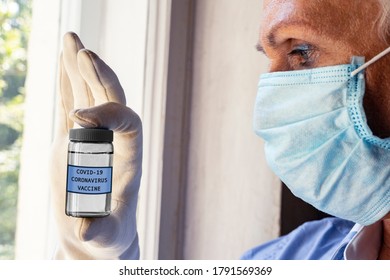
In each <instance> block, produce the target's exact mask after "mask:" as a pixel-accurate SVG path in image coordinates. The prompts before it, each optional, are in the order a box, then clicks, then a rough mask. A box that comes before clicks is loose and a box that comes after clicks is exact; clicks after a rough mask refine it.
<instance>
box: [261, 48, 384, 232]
mask: <svg viewBox="0 0 390 280" xmlns="http://www.w3.org/2000/svg"><path fill="white" fill-rule="evenodd" d="M389 51H390V48H389V49H387V50H386V52H382V53H381V54H379V55H378V56H376V57H374V58H373V59H372V60H370V61H369V62H367V63H366V64H364V65H362V63H363V58H358V57H354V58H353V61H352V62H351V64H346V65H338V66H330V67H321V68H315V69H310V70H299V71H289V72H274V73H267V74H263V75H262V76H261V79H260V82H259V86H258V94H257V98H256V104H255V112H254V130H255V132H256V134H258V135H259V136H260V137H262V138H263V139H264V140H265V155H266V159H267V161H268V164H269V166H270V167H271V169H272V170H273V171H274V172H275V174H276V175H277V176H278V177H279V178H280V179H281V180H282V181H283V182H284V183H285V184H286V185H287V186H288V187H289V188H290V189H291V191H292V192H293V193H294V194H295V195H296V196H298V197H300V198H302V199H303V200H305V201H306V202H308V203H310V204H312V205H313V206H314V207H316V208H318V209H319V210H321V211H324V212H326V213H329V214H331V215H333V216H336V217H340V218H344V219H347V220H350V221H354V222H356V223H360V224H362V225H369V224H372V223H374V222H376V221H378V220H380V219H381V218H382V217H383V216H384V215H386V214H387V213H388V212H389V211H390V138H388V139H380V138H378V137H376V136H374V135H373V133H372V132H371V130H370V128H369V127H368V125H367V121H366V116H365V113H364V110H363V95H364V91H365V88H364V86H365V83H364V74H363V73H362V72H361V71H362V70H363V69H364V68H365V67H367V66H368V65H370V64H371V63H373V62H374V61H376V60H378V59H379V58H380V57H382V56H384V55H385V54H387V53H388V52H389ZM360 65H362V66H361V67H359V66H360ZM389 94H390V93H389Z"/></svg>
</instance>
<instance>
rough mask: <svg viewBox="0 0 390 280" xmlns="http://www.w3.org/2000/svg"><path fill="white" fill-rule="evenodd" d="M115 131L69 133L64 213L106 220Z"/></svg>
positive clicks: (88, 129)
mask: <svg viewBox="0 0 390 280" xmlns="http://www.w3.org/2000/svg"><path fill="white" fill-rule="evenodd" d="M113 137H114V136H113V131H112V130H107V129H90V128H75V129H71V130H70V132H69V140H70V142H69V145H68V166H67V168H68V171H67V179H66V206H65V213H66V215H68V216H73V217H104V216H107V215H109V214H110V211H111V190H112V161H113V154H114V148H113V145H112V141H113Z"/></svg>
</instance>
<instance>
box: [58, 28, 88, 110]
mask: <svg viewBox="0 0 390 280" xmlns="http://www.w3.org/2000/svg"><path fill="white" fill-rule="evenodd" d="M81 49H84V46H83V44H82V43H81V41H80V39H79V37H78V36H77V35H76V34H75V33H72V32H69V33H66V34H65V35H64V50H63V59H64V66H65V70H66V72H67V74H68V76H69V80H70V83H71V85H72V92H73V100H74V108H87V107H90V106H93V104H94V101H93V97H92V94H91V91H90V89H89V87H88V85H87V83H86V82H85V81H84V79H83V77H82V76H81V74H80V71H79V67H78V63H77V53H78V52H79V50H81Z"/></svg>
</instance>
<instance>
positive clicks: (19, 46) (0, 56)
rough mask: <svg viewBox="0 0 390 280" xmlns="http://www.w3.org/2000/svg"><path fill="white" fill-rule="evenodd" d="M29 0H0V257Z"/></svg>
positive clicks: (14, 159) (14, 189) (12, 188)
mask: <svg viewBox="0 0 390 280" xmlns="http://www.w3.org/2000/svg"><path fill="white" fill-rule="evenodd" d="M31 2H32V1H31V0H30V1H29V0H0V28H1V29H0V259H13V258H14V244H15V242H14V240H15V230H16V205H17V196H18V177H19V165H20V164H19V155H20V150H21V143H22V137H23V104H24V97H25V93H24V83H25V80H26V71H27V42H28V35H29V31H30V20H31Z"/></svg>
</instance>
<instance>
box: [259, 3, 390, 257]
mask: <svg viewBox="0 0 390 280" xmlns="http://www.w3.org/2000/svg"><path fill="white" fill-rule="evenodd" d="M264 12H265V16H264V20H263V23H262V27H261V32H260V39H259V43H258V49H259V50H260V51H261V52H263V53H264V54H266V55H267V57H268V58H269V60H270V64H269V71H271V72H275V71H292V70H300V69H308V68H316V67H323V66H330V65H337V64H345V63H349V62H350V59H351V57H352V56H354V55H357V56H364V57H365V58H366V61H368V60H369V59H371V58H372V57H373V56H375V55H376V54H378V53H379V52H381V51H383V50H384V49H386V48H387V47H388V44H387V43H386V42H385V41H386V40H387V41H389V42H390V38H383V36H381V35H380V34H379V32H377V30H378V26H377V19H378V17H379V15H380V6H379V5H378V3H377V0H343V1H340V0H310V1H308V0H265V1H264ZM365 71H366V94H365V97H364V108H365V111H366V115H367V120H368V124H369V126H370V128H371V129H372V131H373V133H374V134H375V135H377V136H379V137H381V138H384V137H389V136H390V55H387V56H385V57H384V58H382V59H380V60H379V61H377V62H376V63H374V64H373V65H372V66H369V67H368V68H367V69H366V70H365ZM383 225H384V227H383V244H382V248H381V252H380V256H379V259H390V214H388V215H387V216H386V217H384V218H383Z"/></svg>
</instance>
